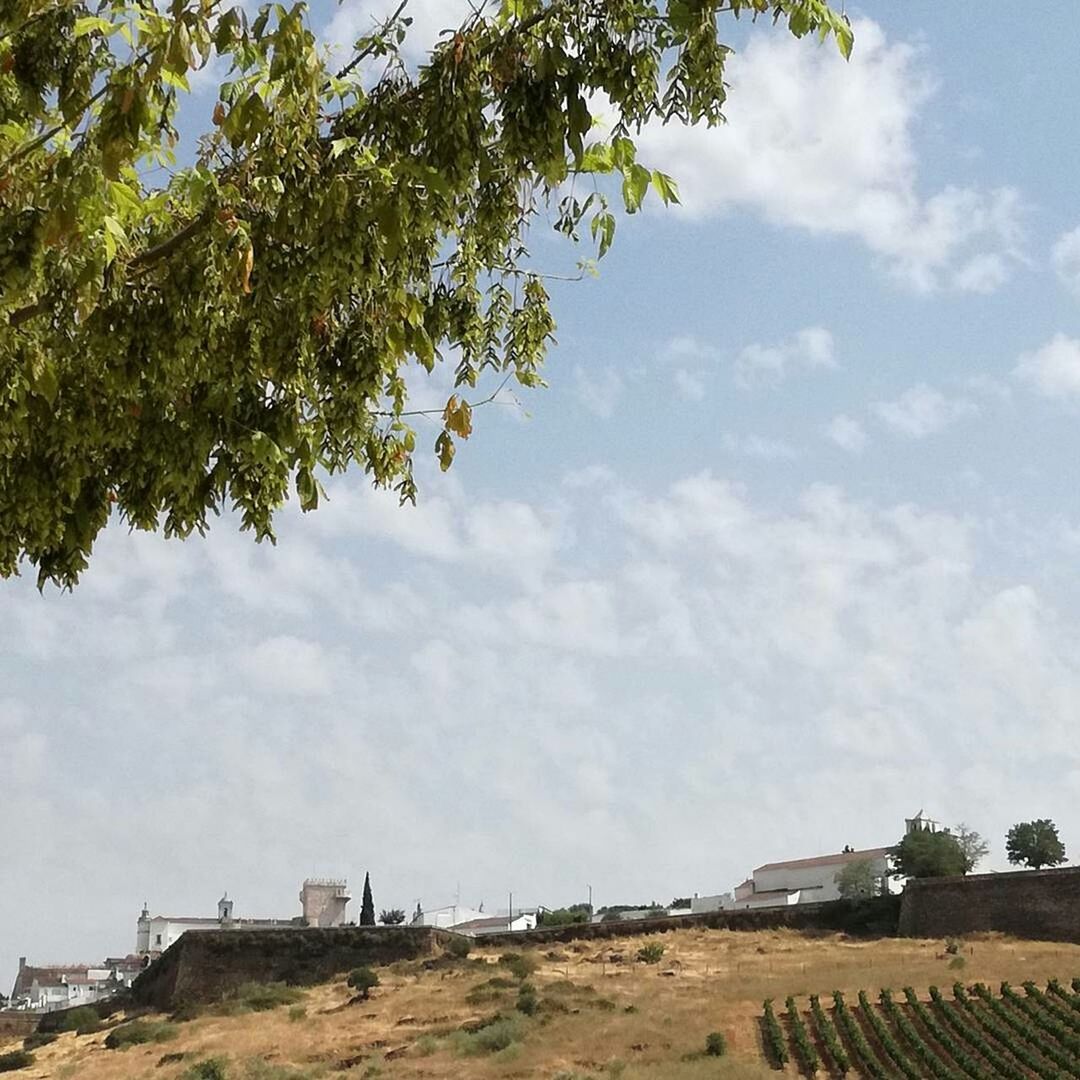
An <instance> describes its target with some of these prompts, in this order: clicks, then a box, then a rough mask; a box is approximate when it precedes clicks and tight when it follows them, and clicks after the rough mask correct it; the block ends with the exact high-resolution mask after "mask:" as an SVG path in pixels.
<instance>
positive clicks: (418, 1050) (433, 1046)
mask: <svg viewBox="0 0 1080 1080" xmlns="http://www.w3.org/2000/svg"><path fill="white" fill-rule="evenodd" d="M438 1049H439V1040H438V1039H436V1038H435V1036H434V1035H421V1036H420V1038H419V1039H417V1040H416V1043H415V1045H414V1046H413V1053H414V1054H415V1055H416V1056H417V1057H430V1056H431V1055H432V1054H434V1053H435V1051H436V1050H438Z"/></svg>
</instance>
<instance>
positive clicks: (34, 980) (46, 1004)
mask: <svg viewBox="0 0 1080 1080" xmlns="http://www.w3.org/2000/svg"><path fill="white" fill-rule="evenodd" d="M143 965H144V961H143V959H142V958H141V957H138V956H125V957H121V958H117V959H109V960H106V961H105V962H104V963H102V964H62V965H58V964H48V965H44V966H35V965H32V964H27V962H26V957H25V956H20V957H19V973H18V975H16V976H15V986H14V988H13V989H12V991H11V1005H12V1007H13V1008H18V1009H33V1010H37V1011H44V1012H51V1011H53V1010H54V1009H68V1008H74V1007H75V1006H77V1005H92V1004H94V1002H96V1001H101V1000H103V999H104V998H107V997H111V996H112V995H113V994H115V993H117V992H118V991H120V990H122V989H124V988H125V987H128V986H130V985H131V983H132V980H133V979H134V978H135V977H136V976H137V975H138V974H139V972H140V971H142V969H143Z"/></svg>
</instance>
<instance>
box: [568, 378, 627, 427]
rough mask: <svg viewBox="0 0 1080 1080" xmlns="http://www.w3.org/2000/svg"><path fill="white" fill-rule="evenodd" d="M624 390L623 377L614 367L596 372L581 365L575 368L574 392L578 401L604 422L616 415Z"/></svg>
mask: <svg viewBox="0 0 1080 1080" xmlns="http://www.w3.org/2000/svg"><path fill="white" fill-rule="evenodd" d="M623 389H624V384H623V380H622V376H621V375H620V374H619V373H618V372H617V371H616V370H615V369H614V368H612V367H603V368H600V369H599V370H596V371H587V370H586V369H585V368H583V367H581V366H580V365H579V366H578V367H575V368H574V391H575V393H576V394H577V399H578V401H580V402H581V404H582V405H584V406H585V408H586V409H588V410H589V412H591V413H592V414H593V415H594V416H599V417H600V418H601V419H602V420H609V419H610V418H611V417H612V416H613V415H614V414H615V408H616V406H617V405H618V403H619V399H620V398H621V397H622V394H623Z"/></svg>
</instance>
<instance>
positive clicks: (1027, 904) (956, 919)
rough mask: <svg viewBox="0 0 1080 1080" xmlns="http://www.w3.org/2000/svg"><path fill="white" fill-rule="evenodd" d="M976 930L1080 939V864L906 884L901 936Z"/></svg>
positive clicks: (968, 932)
mask: <svg viewBox="0 0 1080 1080" xmlns="http://www.w3.org/2000/svg"><path fill="white" fill-rule="evenodd" d="M980 930H999V931H1001V932H1002V933H1006V934H1014V935H1016V936H1017V937H1024V938H1036V939H1041V940H1044V941H1074V942H1078V943H1080V867H1070V868H1068V869H1065V870H1019V871H1015V872H1013V873H1008V874H972V875H969V876H968V877H951V878H927V879H923V880H912V881H909V882H908V884H907V888H906V889H905V890H904V897H903V902H902V904H901V909H900V933H901V934H902V935H904V936H906V937H948V936H950V935H954V934H970V933H975V932H977V931H980Z"/></svg>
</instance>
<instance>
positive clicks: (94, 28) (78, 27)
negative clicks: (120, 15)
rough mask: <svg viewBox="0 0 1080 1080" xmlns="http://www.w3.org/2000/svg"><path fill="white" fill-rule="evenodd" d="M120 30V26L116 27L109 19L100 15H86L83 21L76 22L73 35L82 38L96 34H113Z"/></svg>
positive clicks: (77, 20)
mask: <svg viewBox="0 0 1080 1080" xmlns="http://www.w3.org/2000/svg"><path fill="white" fill-rule="evenodd" d="M118 29H120V28H119V27H118V26H116V27H114V26H113V24H112V23H111V22H109V20H108V19H103V18H101V16H100V15H86V16H84V17H83V18H81V19H76V20H75V25H74V27H73V28H72V33H73V34H74V36H75V37H77V38H81V37H86V36H87V35H88V34H94V33H97V34H111V33H113V31H114V30H118Z"/></svg>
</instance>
